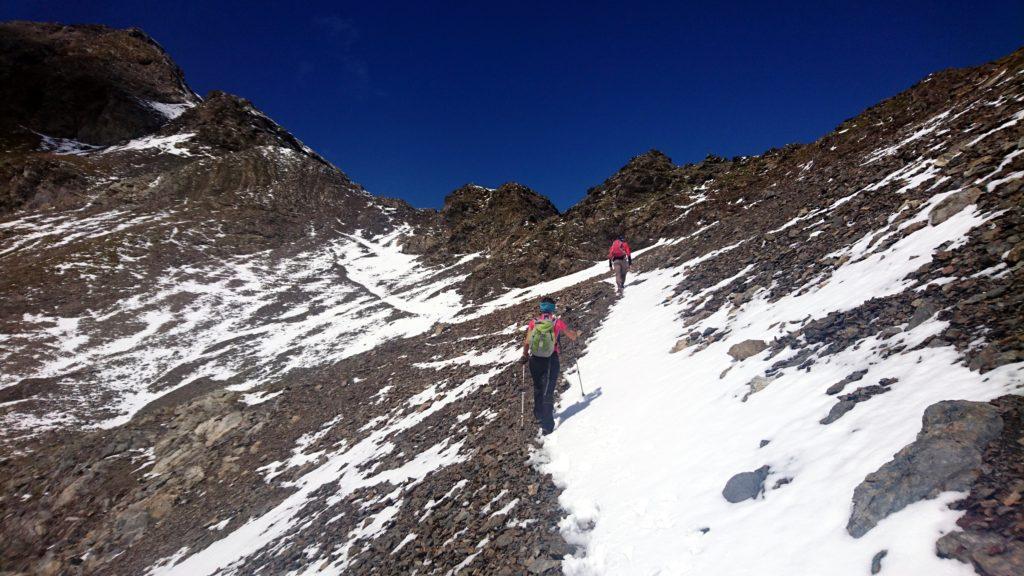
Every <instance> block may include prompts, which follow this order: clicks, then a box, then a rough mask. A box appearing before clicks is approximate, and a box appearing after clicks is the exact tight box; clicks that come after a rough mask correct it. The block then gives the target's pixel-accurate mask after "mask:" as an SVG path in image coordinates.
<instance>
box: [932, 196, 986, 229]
mask: <svg viewBox="0 0 1024 576" xmlns="http://www.w3.org/2000/svg"><path fill="white" fill-rule="evenodd" d="M980 196H981V189H980V188H968V189H967V190H961V191H959V192H955V193H953V194H950V195H949V196H947V197H945V198H944V199H943V200H942V201H941V202H939V203H938V204H937V205H936V206H935V207H934V208H932V211H931V212H929V213H928V223H929V224H931V225H932V226H937V225H939V224H942V223H943V222H945V221H946V220H949V219H950V218H952V217H953V215H954V214H956V213H957V212H959V211H961V210H963V209H964V208H966V207H968V206H970V205H971V204H974V202H975V201H977V200H978V198H979V197H980Z"/></svg>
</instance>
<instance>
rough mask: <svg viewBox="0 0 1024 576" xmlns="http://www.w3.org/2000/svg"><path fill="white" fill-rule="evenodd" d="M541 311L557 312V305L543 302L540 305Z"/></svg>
mask: <svg viewBox="0 0 1024 576" xmlns="http://www.w3.org/2000/svg"><path fill="white" fill-rule="evenodd" d="M540 311H541V312H549V313H550V312H554V311H555V303H554V302H541V303H540Z"/></svg>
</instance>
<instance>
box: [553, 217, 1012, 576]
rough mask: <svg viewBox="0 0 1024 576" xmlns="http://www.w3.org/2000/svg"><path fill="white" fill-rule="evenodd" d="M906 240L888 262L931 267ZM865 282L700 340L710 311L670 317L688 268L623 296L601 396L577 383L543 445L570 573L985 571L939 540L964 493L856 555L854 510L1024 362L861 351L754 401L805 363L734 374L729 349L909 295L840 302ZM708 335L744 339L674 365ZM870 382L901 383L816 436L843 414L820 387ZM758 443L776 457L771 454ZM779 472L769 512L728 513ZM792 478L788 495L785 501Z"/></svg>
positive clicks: (918, 331) (869, 347)
mask: <svg viewBox="0 0 1024 576" xmlns="http://www.w3.org/2000/svg"><path fill="white" fill-rule="evenodd" d="M968 217H969V215H968V214H966V213H965V214H963V215H962V216H961V218H964V219H966V218H968ZM966 224H968V223H966V222H964V223H961V225H966ZM939 232H941V231H934V230H933V231H932V232H930V233H931V234H938V233H939ZM949 232H953V231H952V230H950V231H949ZM926 233H929V232H926ZM911 239H912V240H911ZM911 239H908V242H906V243H905V244H904V245H903V246H900V245H899V244H897V245H896V246H894V247H893V248H892V249H891V250H888V251H886V252H887V254H888V256H889V259H888V260H887V262H893V261H894V260H897V259H899V258H901V257H904V256H908V255H910V254H909V253H910V252H914V253H918V254H919V255H923V254H928V253H930V250H931V246H930V244H931V243H930V242H922V241H923V240H925V238H922V237H918V238H913V236H911ZM915 240H916V243H915V242H914V241H915ZM696 264H697V263H696V262H690V263H687V264H684V265H683V266H682V267H681V268H682V269H685V268H687V267H688V266H694V265H696ZM855 266H856V264H850V265H847V266H846V267H844V268H840V270H838V271H837V272H836V273H835V274H834V275H833V277H832V279H831V281H830V282H826V283H825V284H824V285H823V286H821V287H820V289H816V290H812V291H810V292H809V293H808V294H806V295H803V296H790V297H787V298H785V299H783V300H780V301H778V302H773V303H768V302H766V301H764V300H763V299H762V298H755V299H754V300H753V301H751V302H749V303H748V304H747V305H745V306H743V307H742V308H741V309H739V310H738V311H737V312H736V313H735V314H734V315H729V314H727V313H726V311H725V310H719V311H718V312H717V313H715V314H714V315H712V316H711V317H709V318H708V319H706V320H705V321H703V322H701V323H699V324H698V325H696V326H694V327H692V328H690V329H685V328H684V327H683V326H682V322H681V321H680V320H679V319H678V313H679V312H680V311H681V310H682V309H683V308H684V307H685V306H684V304H685V303H687V302H692V301H694V299H695V298H700V297H701V296H700V295H690V294H684V295H682V298H681V301H680V299H677V300H676V301H674V302H673V303H671V304H666V303H665V302H666V297H668V296H671V288H672V287H673V286H675V285H676V284H677V283H678V281H679V277H673V274H674V273H676V272H677V271H678V270H679V269H668V270H658V271H653V272H650V273H646V274H640V275H638V276H637V277H635V278H634V282H636V281H637V280H642V282H640V283H635V284H634V285H632V286H630V287H628V288H627V293H626V296H625V298H623V299H622V300H620V301H619V302H618V303H616V304H615V305H614V307H613V308H612V309H611V311H610V312H609V315H608V317H607V319H606V320H605V321H604V323H603V325H602V326H601V328H600V329H599V330H598V331H597V332H596V334H595V335H594V337H593V339H592V340H591V341H590V342H589V344H588V348H587V354H586V355H585V356H584V357H582V358H581V359H580V362H579V364H580V370H581V372H582V375H583V378H584V385H585V386H586V392H587V393H588V398H586V399H584V398H581V393H580V389H579V387H578V386H577V385H576V376H575V374H571V370H570V374H569V375H568V376H569V377H570V380H571V381H572V383H573V387H572V388H571V389H570V390H569V391H568V392H567V393H566V394H565V395H563V397H562V400H561V403H560V406H559V407H558V410H557V411H558V412H561V413H562V414H563V415H567V417H563V419H562V421H560V422H559V425H558V428H557V429H556V431H555V433H554V434H552V435H550V436H548V437H547V439H546V441H545V445H544V452H545V457H546V459H548V461H547V463H546V464H545V465H544V468H545V470H546V471H548V472H550V473H551V474H552V475H553V477H554V478H555V481H556V483H557V484H559V486H560V487H563V488H564V492H563V494H562V496H561V504H562V505H563V507H564V508H566V510H567V511H568V513H569V516H568V517H567V518H566V519H565V521H564V522H563V525H562V531H563V534H564V535H565V536H566V538H567V540H568V541H569V542H570V543H574V544H582V545H583V546H584V547H585V550H586V554H585V555H581V557H579V558H567V559H566V561H565V563H564V565H563V569H564V572H565V573H566V574H570V575H592V574H628V575H640V574H660V575H670V574H671V575H675V574H679V575H682V574H716V575H720V576H729V575H747V574H750V575H754V574H830V575H836V576H841V575H844V574H849V575H851V576H852V575H858V576H859V575H862V574H865V573H867V572H868V568H869V566H870V565H871V559H872V557H873V556H874V555H875V554H876V553H877V552H879V551H881V550H888V555H887V557H886V558H885V570H884V573H888V574H932V575H955V574H963V575H969V574H972V573H973V571H972V569H971V567H970V566H969V565H966V564H962V563H960V562H957V561H952V560H942V559H939V558H938V557H937V556H936V555H935V552H934V550H935V540H936V539H937V538H938V537H939V536H940V535H941V533H943V532H945V531H949V530H952V529H954V528H955V524H954V523H955V520H956V518H957V517H958V516H959V513H958V512H955V511H950V510H948V509H947V508H946V504H947V503H949V502H951V501H953V500H955V499H957V497H958V496H959V495H958V494H957V493H945V494H943V495H941V496H940V497H939V498H937V499H935V500H926V501H921V502H918V503H916V504H913V505H911V506H909V507H907V508H904V509H903V510H902V511H899V512H897V513H895V514H893V515H891V516H890V517H889V518H887V519H885V520H883V521H882V522H881V523H880V524H879V525H878V526H877V527H876V528H875V529H873V530H872V531H870V532H869V533H868V534H866V535H865V536H863V537H862V538H860V539H854V538H853V537H851V536H850V535H849V534H848V533H847V532H846V529H845V527H846V523H847V520H848V518H849V515H850V510H851V497H852V494H853V490H854V488H855V487H856V485H857V484H858V483H860V482H861V481H862V480H863V478H864V476H865V475H866V474H868V473H870V472H872V471H874V470H876V469H877V468H878V467H879V466H880V465H881V464H883V463H884V462H886V461H888V460H889V459H890V458H891V457H892V455H893V454H894V453H895V452H897V451H898V450H899V449H900V448H902V447H903V446H905V445H906V444H908V443H909V442H911V441H912V440H913V439H914V437H915V436H916V434H917V432H918V431H919V429H920V425H921V424H920V423H921V415H922V414H923V412H924V410H925V408H926V407H927V406H929V405H930V404H932V403H934V402H937V401H940V400H944V399H959V398H963V399H971V400H987V399H990V398H993V397H995V396H998V395H1000V394H1002V393H1006V392H1008V391H1009V390H1010V389H1011V388H1012V386H1013V385H1014V382H1019V379H1020V370H1021V365H1020V364H1017V365H1009V366H1004V367H1002V368H1000V369H998V370H994V371H992V372H989V373H987V374H986V375H985V378H984V380H983V378H982V377H980V376H979V375H978V374H977V373H976V372H971V371H969V370H967V369H966V368H965V367H963V366H960V365H959V364H958V363H957V354H956V352H955V351H954V350H953V349H952V348H948V347H946V348H928V349H924V350H917V351H908V352H905V353H902V354H893V355H891V356H889V357H888V358H882V356H881V355H880V352H881V350H880V349H879V348H878V346H877V345H878V341H876V340H875V338H874V337H872V338H868V339H865V340H863V341H862V344H861V346H859V347H858V349H857V350H853V349H852V348H851V349H847V350H844V351H842V352H840V353H838V354H835V355H832V356H828V357H825V358H822V359H820V360H819V361H818V362H816V363H815V364H813V365H812V367H811V370H810V371H803V370H797V369H795V368H788V369H785V370H783V371H782V372H781V376H780V377H779V378H778V379H776V380H774V381H772V382H771V384H770V385H769V386H768V387H767V388H766V389H764V390H762V391H760V392H758V393H757V394H754V395H753V396H751V397H750V399H749V400H748V401H747V402H742V401H741V398H742V396H743V395H744V394H745V393H746V392H747V391H748V386H747V383H748V382H749V381H750V380H751V378H752V377H754V376H757V375H761V374H763V373H764V371H765V369H766V368H768V367H769V366H770V365H771V364H772V363H774V362H776V361H778V360H780V359H781V358H783V357H784V356H785V355H786V354H788V353H790V352H793V351H787V352H784V353H783V354H782V355H780V356H778V357H776V358H773V359H771V360H769V359H768V358H766V356H767V352H763V353H761V354H759V355H756V356H754V357H751V358H748V359H747V360H745V361H743V362H738V363H737V362H733V361H732V360H731V358H730V357H729V356H728V355H727V354H726V350H728V348H729V347H730V346H731V345H732V344H735V343H737V342H739V341H742V340H744V339H747V338H763V339H765V340H768V341H770V340H771V339H772V335H773V334H778V333H779V332H778V327H777V325H776V323H777V322H779V321H788V322H794V321H795V322H798V323H799V321H800V320H806V316H807V313H808V312H811V311H813V313H814V314H815V316H818V315H819V314H821V315H824V314H826V313H827V312H828V311H829V310H835V309H848V308H850V307H853V306H856V305H857V304H858V303H859V302H858V301H863V300H866V299H867V298H870V297H871V296H872V295H878V294H879V293H883V292H885V291H886V290H895V291H899V288H901V287H902V283H901V281H900V278H901V277H902V274H900V272H899V270H894V271H893V272H892V273H891V276H890V278H891V281H890V282H888V283H879V282H878V276H886V274H885V273H883V272H882V271H881V270H880V269H876V272H877V274H875V275H874V277H873V280H874V281H875V285H872V286H871V289H870V290H864V291H857V290H854V289H852V288H853V287H852V286H851V285H850V284H846V286H845V288H844V289H843V290H838V283H843V282H845V280H843V279H844V278H846V279H849V278H850V275H851V274H852V273H853V272H856V270H850V269H849V268H851V267H855ZM830 292H831V294H830ZM861 299H863V300H861ZM943 326H944V323H942V322H939V321H937V320H935V319H932V320H931V321H928V322H925V323H923V324H921V325H920V326H918V327H917V328H915V329H914V330H910V331H907V332H904V333H902V334H900V336H899V338H900V339H901V340H902V341H903V342H907V343H908V344H910V345H908V346H907V347H908V348H911V347H912V345H913V343H915V342H920V341H921V340H923V339H924V338H926V337H927V336H928V335H930V334H934V333H935V332H936V331H938V330H940V329H941V328H942V327H943ZM707 327H717V328H718V329H720V330H722V329H729V330H731V333H730V335H729V336H728V337H727V338H725V339H724V340H722V341H719V342H715V343H713V344H711V345H710V346H708V347H707V348H705V349H703V350H699V351H697V352H692V351H691V350H690V349H685V350H683V351H681V352H679V353H676V354H672V353H670V352H669V351H670V349H671V348H672V346H673V344H674V343H675V342H676V341H677V340H678V339H679V338H680V337H681V336H683V335H684V333H685V332H688V331H689V330H698V331H699V330H703V329H704V328H707ZM890 342H891V341H890ZM730 366H731V369H730ZM861 368H868V369H869V372H868V374H867V375H866V377H865V382H867V383H874V381H875V380H878V379H879V378H882V377H896V378H898V379H899V382H898V383H897V384H896V385H894V386H893V389H892V391H891V392H889V393H887V394H884V395H879V396H876V397H874V398H872V399H871V400H869V401H867V402H865V403H862V404H858V405H857V407H856V408H855V409H854V410H853V411H851V412H850V413H848V414H846V415H845V416H844V417H843V418H841V419H839V420H837V421H836V422H833V423H832V424H830V425H828V426H824V425H822V424H820V423H819V420H820V419H821V418H822V417H823V416H825V415H826V414H827V413H828V412H829V409H830V407H831V406H832V405H833V404H834V403H835V398H834V397H832V396H828V395H826V394H825V388H827V387H828V386H829V385H830V384H832V383H834V382H836V381H838V380H840V379H842V378H843V377H844V376H846V375H847V374H849V373H850V372H851V371H853V370H857V369H861ZM726 369H729V370H728V372H727V373H724V372H725V371H726ZM723 373H724V374H723ZM763 440H769V441H770V442H769V443H768V444H767V445H766V446H764V447H761V443H762V441H763ZM766 464H767V465H770V466H771V470H772V471H771V475H770V476H769V477H768V479H767V481H766V482H765V487H766V494H765V495H764V497H763V498H758V499H755V500H747V501H743V502H740V503H738V504H730V503H729V502H727V501H726V500H725V499H724V498H723V496H722V489H723V487H724V486H725V484H726V482H727V481H728V480H729V478H730V477H732V476H733V475H734V474H736V473H739V472H745V471H751V470H755V469H757V468H759V467H760V466H762V465H766ZM784 478H786V479H791V482H789V483H788V484H783V485H779V486H778V487H775V486H776V483H777V482H778V481H779V480H782V479H784Z"/></svg>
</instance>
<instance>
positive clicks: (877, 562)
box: [871, 550, 889, 574]
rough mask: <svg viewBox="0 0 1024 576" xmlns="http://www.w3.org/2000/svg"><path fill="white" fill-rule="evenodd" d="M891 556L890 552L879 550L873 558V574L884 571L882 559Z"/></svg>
mask: <svg viewBox="0 0 1024 576" xmlns="http://www.w3.org/2000/svg"><path fill="white" fill-rule="evenodd" d="M887 554H889V551H888V550H879V551H878V553H877V554H875V556H874V557H873V558H871V573H872V574H878V573H879V572H881V571H882V558H885V557H886V555H887Z"/></svg>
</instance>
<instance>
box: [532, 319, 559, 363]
mask: <svg viewBox="0 0 1024 576" xmlns="http://www.w3.org/2000/svg"><path fill="white" fill-rule="evenodd" d="M557 321H558V319H557V318H554V317H552V318H546V319H541V318H536V319H534V321H533V331H532V332H530V354H531V355H533V356H537V357H539V358H550V357H551V355H552V354H554V353H555V322H557Z"/></svg>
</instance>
